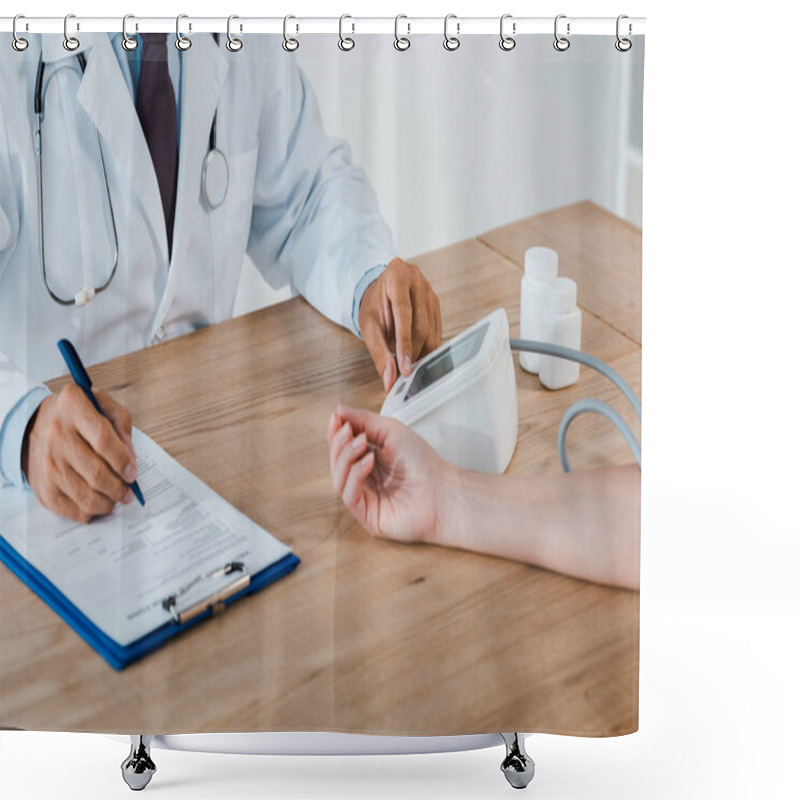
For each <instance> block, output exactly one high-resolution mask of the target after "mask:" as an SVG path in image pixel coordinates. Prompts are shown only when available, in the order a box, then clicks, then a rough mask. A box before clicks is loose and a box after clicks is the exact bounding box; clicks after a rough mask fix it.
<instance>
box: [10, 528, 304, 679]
mask: <svg viewBox="0 0 800 800" xmlns="http://www.w3.org/2000/svg"><path fill="white" fill-rule="evenodd" d="M0 561H2V562H3V564H5V565H6V566H7V567H8V568H9V569H10V570H11V572H13V573H14V574H15V575H16V576H17V577H18V578H19V579H20V580H21V581H22V582H23V583H24V584H25V585H26V586H28V587H29V588H30V589H31V590H33V591H34V592H35V593H36V594H37V595H38V596H39V597H40V598H41V599H42V600H43V601H44V602H45V603H47V605H48V606H50V608H51V609H53V611H55V612H56V614H58V615H59V616H60V617H61V618H62V619H63V620H64V621H65V622H66V623H67V624H68V625H69V626H70V627H71V628H72V629H73V630H74V631H75V632H76V633H77V634H78V635H79V636H80V637H81V638H82V639H83V640H84V641H85V642H86V643H87V644H88V645H90V646H91V647H93V648H94V649H95V650H96V651H97V652H98V653H99V654H100V655H101V656H102V657H103V658H104V659H105V660H106V661H107V662H108V663H109V664H110V665H111V666H112V667H114V669H116V670H123V669H125V667H127V666H129V665H130V664H133V662H134V661H138V660H139V659H140V658H143V657H144V656H146V655H147V654H148V653H151V652H153V650H157V649H158V648H159V647H161V646H162V645H163V644H164V643H165V642H167V641H168V640H169V639H171V638H172V637H173V636H177V635H178V634H180V633H183V631H185V630H188V629H189V628H192V627H194V626H195V625H197V624H198V623H199V622H202V621H203V620H204V619H207V618H208V617H210V616H213V615H214V614H218V613H219V612H220V611H222V610H223V609H224V608H227V607H228V606H229V605H231V603H235V602H236V601H237V600H239V599H241V598H242V597H244V596H245V595H248V594H253V593H254V592H257V591H259V590H261V589H264V588H266V587H267V586H269V585H270V584H272V583H274V582H275V581H277V580H279V579H280V578H283V577H284V576H285V575H288V574H289V573H290V572H292V571H294V570H295V569H296V567H297V566H298V564H299V563H300V559H299V558H298V557H297V556H296V555H295V554H294V553H287V554H286V555H285V556H284V557H283V558H281V559H280V561H277V562H275V563H274V564H271V565H270V566H269V567H267V568H266V569H263V570H261V571H260V572H258V573H257V574H255V575H252V576H250V575H246V577H247V583H246V585H243V586H238V585H237V584H238V583H239V581H240V580H241V578H237V579H236V580H235V581H233V582H232V583H233V585H234V586H236V588H235V589H234V590H233V591H232V592H231V593H230V594H225V596H224V597H220V596H219V592H214V593H212V594H211V595H209V596H208V597H207V598H205V599H204V601H202V602H198V603H194V604H193V605H192V606H191V607H190V608H188V609H185V610H184V611H176V614H177V615H178V616H177V619H176V618H175V617H174V616H173V619H172V621H171V622H170V623H167V624H166V625H163V626H162V627H161V628H157V629H156V630H154V631H153V632H152V633H149V634H147V635H146V636H143V637H142V638H141V639H138V640H137V641H135V642H133V643H132V644H129V645H124V646H123V645H120V644H118V643H117V642H115V641H114V640H113V639H112V638H111V637H110V636H107V635H106V634H105V633H103V631H102V630H100V628H99V627H98V626H97V625H95V624H94V623H93V622H92V621H91V620H90V619H89V618H88V617H87V616H86V615H85V614H84V613H83V612H82V611H81V610H80V609H79V608H78V607H77V606H76V605H75V604H74V603H72V602H71V601H70V600H69V599H67V598H66V597H65V596H64V595H63V594H62V593H61V592H60V591H59V590H58V589H57V588H56V587H55V586H54V585H53V583H52V582H51V581H49V580H48V579H47V578H46V577H45V576H44V575H43V574H42V573H41V572H39V570H38V569H36V567H34V566H33V565H32V564H30V563H29V562H27V561H26V560H25V559H24V558H22V557H21V556H20V555H19V553H17V551H16V550H15V549H14V548H13V547H12V546H11V545H10V544H9V543H8V542H7V541H6V540H5V539H4V538H3V537H2V536H0ZM226 566H227V565H226ZM245 574H246V573H245ZM229 588H230V587H229ZM170 597H175V595H171V596H170ZM169 599H170V598H169V597H168V598H165V602H167V601H168V600H169Z"/></svg>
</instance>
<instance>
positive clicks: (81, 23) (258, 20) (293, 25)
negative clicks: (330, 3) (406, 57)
mask: <svg viewBox="0 0 800 800" xmlns="http://www.w3.org/2000/svg"><path fill="white" fill-rule="evenodd" d="M177 22H178V20H177V19H176V18H175V17H134V16H130V17H129V18H128V21H127V24H126V30H127V32H128V35H133V34H135V33H175V31H176V26H177ZM13 23H14V18H13V17H0V31H3V32H8V33H11V31H12V29H13ZM285 24H286V25H287V26H288V28H287V30H288V32H289V34H291V35H298V34H300V35H303V34H339V33H340V32H343V33H345V34H347V35H351V34H360V33H361V34H364V33H377V34H391V35H394V34H395V25H397V31H398V32H399V33H400V35H402V36H413V35H414V34H438V35H442V34H443V33H444V24H445V20H444V17H406V16H401V17H399V18H398V20H397V21H396V20H395V18H394V17H352V16H349V15H345V17H344V18H343V19H342V20H341V21H340V19H339V18H338V17H294V16H291V17H287V18H286V22H285V21H284V17H234V18H233V19H232V20H231V22H230V25H231V33H232V34H235V35H237V36H239V35H247V34H248V33H277V34H283V33H284V25H285ZM228 25H229V22H228V18H227V17H193V16H189V15H181V18H180V31H181V33H182V34H183V35H184V36H190V35H191V34H192V33H226V32H227V30H228ZM567 26H569V29H567ZM644 28H645V18H644V17H626V18H624V19H623V20H622V21H621V27H620V32H621V35H623V36H636V35H641V34H644V32H645V31H644ZM554 29H555V18H554V17H513V16H509V15H506V18H505V20H504V31H505V33H506V34H507V35H509V36H521V35H525V34H535V33H547V34H550V35H553V33H554ZM121 30H122V18H121V17H81V16H77V15H76V16H70V18H69V32H70V35H72V34H75V33H103V32H111V31H121ZM558 30H559V34H560V35H564V34H567V35H570V36H575V35H590V36H591V35H599V36H614V35H615V34H616V32H617V18H616V17H570V16H567V15H559V20H558ZM448 31H449V33H450V34H451V35H455V36H470V35H475V34H499V32H500V17H499V16H497V17H458V16H455V15H450V19H449V22H448ZM25 33H62V34H63V33H64V17H35V16H31V17H23V16H21V17H20V18H19V19H18V20H17V34H18V35H24V34H25Z"/></svg>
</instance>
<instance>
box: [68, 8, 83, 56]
mask: <svg viewBox="0 0 800 800" xmlns="http://www.w3.org/2000/svg"><path fill="white" fill-rule="evenodd" d="M71 19H75V15H74V14H67V16H66V17H64V49H65V50H69V51H70V52H72V51H73V50H77V49H78V48H79V47H80V46H81V43H80V42H79V41H78V40H77V39H76V38H75V37H74V36H70V35H69V21H70V20H71ZM76 29H77V30H80V29H81V27H80V25H77V24H76Z"/></svg>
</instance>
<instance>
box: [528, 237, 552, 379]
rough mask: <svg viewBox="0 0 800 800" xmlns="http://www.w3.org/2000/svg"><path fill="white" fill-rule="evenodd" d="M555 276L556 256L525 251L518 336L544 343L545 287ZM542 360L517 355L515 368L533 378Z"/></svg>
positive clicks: (543, 250)
mask: <svg viewBox="0 0 800 800" xmlns="http://www.w3.org/2000/svg"><path fill="white" fill-rule="evenodd" d="M557 274H558V253H556V251H555V250H551V249H550V248H549V247H529V248H528V249H527V250H526V251H525V274H524V275H523V276H522V286H521V289H520V305H519V335H520V338H522V339H533V341H535V342H543V341H547V338H546V327H545V326H546V322H545V319H546V314H547V296H548V286H549V284H550V282H551V281H552V280H553V278H555V277H556V275H557ZM541 359H542V356H540V355H539V354H538V353H520V354H519V365H520V366H521V367H522V369H524V370H526V371H527V372H532V373H533V374H534V375H535V374H536V373H537V372H539V367H540V364H541Z"/></svg>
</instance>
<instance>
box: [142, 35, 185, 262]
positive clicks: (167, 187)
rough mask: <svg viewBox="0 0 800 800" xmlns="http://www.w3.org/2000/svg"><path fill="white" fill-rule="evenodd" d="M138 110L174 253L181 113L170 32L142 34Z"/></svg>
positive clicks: (170, 247) (168, 237)
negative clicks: (177, 104) (169, 52)
mask: <svg viewBox="0 0 800 800" xmlns="http://www.w3.org/2000/svg"><path fill="white" fill-rule="evenodd" d="M141 37H142V60H141V69H140V71H139V87H138V89H137V91H136V113H137V114H138V115H139V121H140V122H141V123H142V130H143V131H144V138H145V139H146V140H147V146H148V147H149V148H150V157H151V158H152V160H153V166H154V167H155V170H156V178H157V179H158V189H159V191H160V193H161V205H162V206H163V207H164V220H165V221H166V225H167V244H168V246H169V252H170V255H171V254H172V225H173V222H174V220H175V194H176V189H177V185H178V113H177V110H176V108H175V90H174V89H173V88H172V81H171V80H170V77H169V69H168V65H167V34H166V33H143V34H141Z"/></svg>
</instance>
